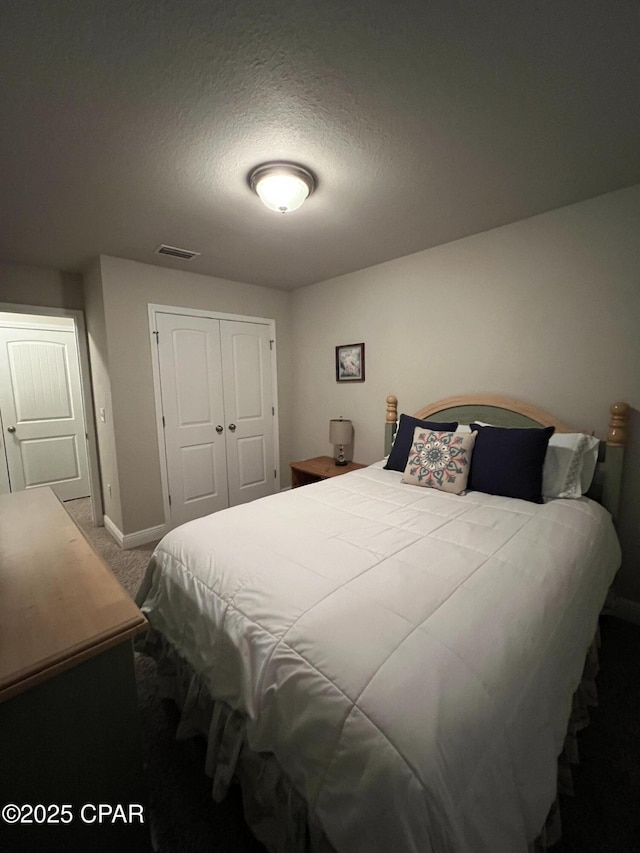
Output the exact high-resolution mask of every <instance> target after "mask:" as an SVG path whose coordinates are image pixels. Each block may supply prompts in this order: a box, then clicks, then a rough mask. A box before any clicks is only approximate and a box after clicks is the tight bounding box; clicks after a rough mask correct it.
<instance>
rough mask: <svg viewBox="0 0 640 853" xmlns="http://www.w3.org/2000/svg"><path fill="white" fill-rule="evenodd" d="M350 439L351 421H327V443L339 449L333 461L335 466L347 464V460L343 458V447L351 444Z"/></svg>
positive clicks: (351, 432) (351, 435)
mask: <svg viewBox="0 0 640 853" xmlns="http://www.w3.org/2000/svg"><path fill="white" fill-rule="evenodd" d="M352 437H353V426H352V424H351V421H347V420H345V419H344V418H340V419H332V420H330V421H329V441H330V442H331V444H333V445H337V446H338V448H339V450H338V457H337V459H336V460H335V462H336V465H346V464H347V460H346V459H345V458H344V447H345V445H346V444H351V439H352Z"/></svg>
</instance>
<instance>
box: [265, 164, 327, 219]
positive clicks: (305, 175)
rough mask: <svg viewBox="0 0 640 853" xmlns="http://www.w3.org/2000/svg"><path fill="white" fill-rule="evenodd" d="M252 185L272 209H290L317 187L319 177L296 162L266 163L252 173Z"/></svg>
mask: <svg viewBox="0 0 640 853" xmlns="http://www.w3.org/2000/svg"><path fill="white" fill-rule="evenodd" d="M249 186H250V187H251V189H252V190H253V191H254V192H255V193H257V194H258V195H259V196H260V199H261V200H262V203H263V204H265V205H266V206H267V207H268V208H269V210H275V211H276V212H277V213H290V212H291V211H292V210H297V209H298V208H299V207H300V205H301V204H302V202H303V201H304V200H305V199H306V198H308V197H309V196H310V195H311V193H312V192H313V191H314V190H315V188H316V179H315V177H314V176H313V175H312V173H311V172H310V171H309V170H308V169H305V168H304V166H298V165H296V164H295V163H264V164H263V165H262V166H256V168H255V169H253V171H252V172H251V173H250V175H249Z"/></svg>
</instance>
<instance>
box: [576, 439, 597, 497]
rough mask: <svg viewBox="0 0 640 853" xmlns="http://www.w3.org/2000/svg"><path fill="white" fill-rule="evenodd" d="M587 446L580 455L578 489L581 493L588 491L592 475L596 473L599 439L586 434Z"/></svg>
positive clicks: (584, 493)
mask: <svg viewBox="0 0 640 853" xmlns="http://www.w3.org/2000/svg"><path fill="white" fill-rule="evenodd" d="M587 438H588V439H589V441H588V442H587V448H586V450H585V451H584V455H583V457H582V471H581V472H580V490H581V491H582V494H583V495H586V493H587V492H588V491H589V487H590V486H591V481H592V480H593V475H594V474H595V473H596V465H597V463H598V453H599V451H600V440H599V439H597V438H596V437H595V436H594V435H588V436H587Z"/></svg>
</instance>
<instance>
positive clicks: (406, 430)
mask: <svg viewBox="0 0 640 853" xmlns="http://www.w3.org/2000/svg"><path fill="white" fill-rule="evenodd" d="M416 427H421V428H422V429H432V430H434V432H455V431H456V430H457V429H458V422H457V421H453V423H449V424H444V423H443V424H439V423H435V422H434V421H421V420H418V418H413V417H412V416H411V415H400V421H399V422H398V429H397V431H396V437H395V441H394V442H393V447H392V448H391V453H390V454H389V458H388V459H387V464H386V465H385V466H384V467H385V468H386V469H387V470H388V471H403V472H404V469H405V468H406V467H407V459H408V458H409V451H410V450H411V445H412V444H413V433H414V431H415V428H416Z"/></svg>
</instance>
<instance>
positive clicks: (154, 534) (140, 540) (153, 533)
mask: <svg viewBox="0 0 640 853" xmlns="http://www.w3.org/2000/svg"><path fill="white" fill-rule="evenodd" d="M104 526H105V529H106V530H108V531H109V533H110V534H111V535H112V536H113V538H114V539H115V540H116V542H117V543H118V545H119V546H120V547H121V548H123V549H125V550H126V549H128V548H137V546H138V545H147V544H148V543H149V542H157V540H158V539H162V537H163V536H164V534H165V533H166V532H167V527H166V525H165V524H158V525H157V526H156V527H147V529H146V530H137V531H136V532H135V533H123V532H122V531H121V530H120V529H119V528H118V527H117V526H116V525H115V524H114V523H113V521H111V519H110V518H109V516H108V515H105V516H104Z"/></svg>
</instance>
